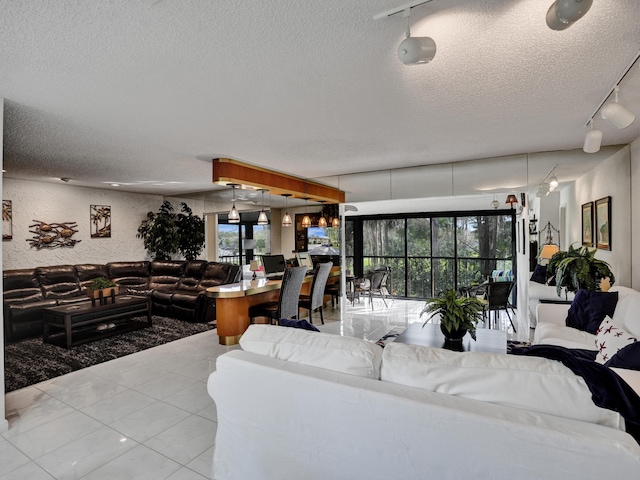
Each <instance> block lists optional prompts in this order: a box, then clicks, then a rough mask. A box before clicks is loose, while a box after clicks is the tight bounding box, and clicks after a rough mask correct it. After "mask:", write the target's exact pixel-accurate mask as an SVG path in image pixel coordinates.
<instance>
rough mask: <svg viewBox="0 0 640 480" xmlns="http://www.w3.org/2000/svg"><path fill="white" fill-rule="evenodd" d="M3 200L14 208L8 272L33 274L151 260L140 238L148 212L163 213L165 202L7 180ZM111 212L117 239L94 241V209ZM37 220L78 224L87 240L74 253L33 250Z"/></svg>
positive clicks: (6, 248) (5, 258) (5, 253)
mask: <svg viewBox="0 0 640 480" xmlns="http://www.w3.org/2000/svg"><path fill="white" fill-rule="evenodd" d="M2 195H3V197H2V198H3V199H5V200H12V202H13V205H12V207H13V240H10V241H5V242H3V249H2V268H3V270H10V269H16V268H33V267H37V266H45V265H64V264H71V265H73V264H77V263H107V262H112V261H127V260H143V259H149V256H148V255H147V251H146V250H145V249H144V246H143V244H142V240H141V239H139V238H136V233H137V230H138V226H139V225H140V222H141V221H142V220H144V219H145V218H146V215H147V212H148V211H154V212H155V211H157V210H158V208H159V207H160V205H161V204H162V201H163V198H162V197H161V196H159V195H140V194H133V193H125V192H118V191H115V190H101V189H92V188H86V187H74V186H72V185H68V184H60V185H57V184H53V183H43V182H31V181H26V180H16V179H11V178H5V179H3V192H2ZM90 205H110V206H111V238H91V231H90V226H91V225H90V220H89V214H90V213H89V206H90ZM34 220H40V221H43V222H46V223H55V222H58V223H60V222H77V224H78V227H77V230H78V233H76V234H75V235H74V236H73V238H74V239H75V238H77V239H78V240H81V241H80V242H79V243H77V244H76V245H75V246H74V247H64V248H54V249H51V248H42V249H40V250H38V249H36V248H35V247H31V246H30V243H29V242H27V241H26V240H27V239H30V238H32V237H33V236H34V234H33V233H30V232H29V230H30V228H29V226H30V225H33V224H34V223H36V222H34Z"/></svg>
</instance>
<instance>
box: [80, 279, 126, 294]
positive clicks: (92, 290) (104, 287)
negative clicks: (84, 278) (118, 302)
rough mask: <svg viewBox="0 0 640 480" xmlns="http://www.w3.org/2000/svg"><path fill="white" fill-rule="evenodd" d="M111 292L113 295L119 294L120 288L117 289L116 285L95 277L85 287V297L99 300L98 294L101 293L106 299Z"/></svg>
mask: <svg viewBox="0 0 640 480" xmlns="http://www.w3.org/2000/svg"><path fill="white" fill-rule="evenodd" d="M112 290H113V294H114V295H117V294H118V293H119V290H120V287H118V284H117V283H115V282H112V281H111V280H109V279H108V278H105V277H97V278H94V279H93V280H92V281H91V283H90V284H89V285H87V296H88V297H89V298H100V292H101V291H102V296H103V297H108V296H110V295H111V291H112Z"/></svg>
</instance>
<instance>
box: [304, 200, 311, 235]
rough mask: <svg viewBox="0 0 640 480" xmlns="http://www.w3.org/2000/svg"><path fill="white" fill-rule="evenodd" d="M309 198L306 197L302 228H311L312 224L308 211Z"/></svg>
mask: <svg viewBox="0 0 640 480" xmlns="http://www.w3.org/2000/svg"><path fill="white" fill-rule="evenodd" d="M308 200H309V199H308V198H307V197H304V217H302V228H309V227H310V226H311V219H310V218H309V214H308V213H307V203H308Z"/></svg>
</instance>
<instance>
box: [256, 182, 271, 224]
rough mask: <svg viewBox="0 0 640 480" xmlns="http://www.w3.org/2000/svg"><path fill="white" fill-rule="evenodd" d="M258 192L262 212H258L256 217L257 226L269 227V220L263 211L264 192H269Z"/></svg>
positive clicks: (263, 190)
mask: <svg viewBox="0 0 640 480" xmlns="http://www.w3.org/2000/svg"><path fill="white" fill-rule="evenodd" d="M260 191H261V192H262V210H260V215H258V225H269V218H268V217H267V214H266V213H265V211H264V192H268V191H269V190H265V189H264V188H263V189H261V190H260Z"/></svg>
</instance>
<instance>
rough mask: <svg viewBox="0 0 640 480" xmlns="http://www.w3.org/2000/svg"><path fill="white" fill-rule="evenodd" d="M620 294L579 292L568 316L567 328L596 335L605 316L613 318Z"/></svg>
mask: <svg viewBox="0 0 640 480" xmlns="http://www.w3.org/2000/svg"><path fill="white" fill-rule="evenodd" d="M617 303H618V292H611V293H610V292H592V291H590V290H578V291H577V292H576V296H575V297H574V299H573V301H572V302H571V306H570V307H569V312H568V314H567V327H573V328H577V329H578V330H583V331H585V332H589V333H593V334H595V333H596V331H597V330H598V327H600V324H601V323H602V320H604V317H605V316H607V315H608V316H609V317H613V314H614V312H615V310H616V305H617Z"/></svg>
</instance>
